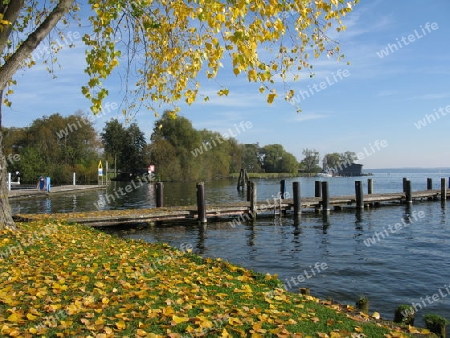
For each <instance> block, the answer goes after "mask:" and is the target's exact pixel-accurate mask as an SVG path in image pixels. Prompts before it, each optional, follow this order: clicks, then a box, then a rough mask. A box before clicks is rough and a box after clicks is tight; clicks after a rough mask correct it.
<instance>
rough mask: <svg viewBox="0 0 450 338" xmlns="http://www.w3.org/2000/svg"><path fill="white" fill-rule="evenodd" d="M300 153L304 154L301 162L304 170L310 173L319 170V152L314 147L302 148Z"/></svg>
mask: <svg viewBox="0 0 450 338" xmlns="http://www.w3.org/2000/svg"><path fill="white" fill-rule="evenodd" d="M302 154H303V156H304V158H303V160H302V161H301V164H302V165H303V167H304V169H305V172H307V173H312V172H317V171H320V168H319V152H318V151H317V150H315V149H308V148H306V149H303V151H302Z"/></svg>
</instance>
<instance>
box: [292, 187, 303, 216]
mask: <svg viewBox="0 0 450 338" xmlns="http://www.w3.org/2000/svg"><path fill="white" fill-rule="evenodd" d="M292 191H293V193H294V218H298V215H299V214H300V213H301V212H302V211H301V207H302V199H301V194H300V182H293V183H292Z"/></svg>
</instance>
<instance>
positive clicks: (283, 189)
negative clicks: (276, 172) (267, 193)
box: [280, 180, 286, 199]
mask: <svg viewBox="0 0 450 338" xmlns="http://www.w3.org/2000/svg"><path fill="white" fill-rule="evenodd" d="M285 194H286V180H281V181H280V198H281V199H284V198H285Z"/></svg>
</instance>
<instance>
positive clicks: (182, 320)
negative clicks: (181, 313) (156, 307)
mask: <svg viewBox="0 0 450 338" xmlns="http://www.w3.org/2000/svg"><path fill="white" fill-rule="evenodd" d="M172 320H173V321H174V323H176V324H180V323H185V322H188V321H189V317H178V316H177V315H173V316H172Z"/></svg>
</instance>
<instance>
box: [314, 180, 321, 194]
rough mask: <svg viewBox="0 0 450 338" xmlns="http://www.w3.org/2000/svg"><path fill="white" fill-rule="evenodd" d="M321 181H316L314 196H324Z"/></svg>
mask: <svg viewBox="0 0 450 338" xmlns="http://www.w3.org/2000/svg"><path fill="white" fill-rule="evenodd" d="M320 183H321V182H320V181H316V185H315V193H314V196H315V197H321V196H322V186H321V185H320Z"/></svg>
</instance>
